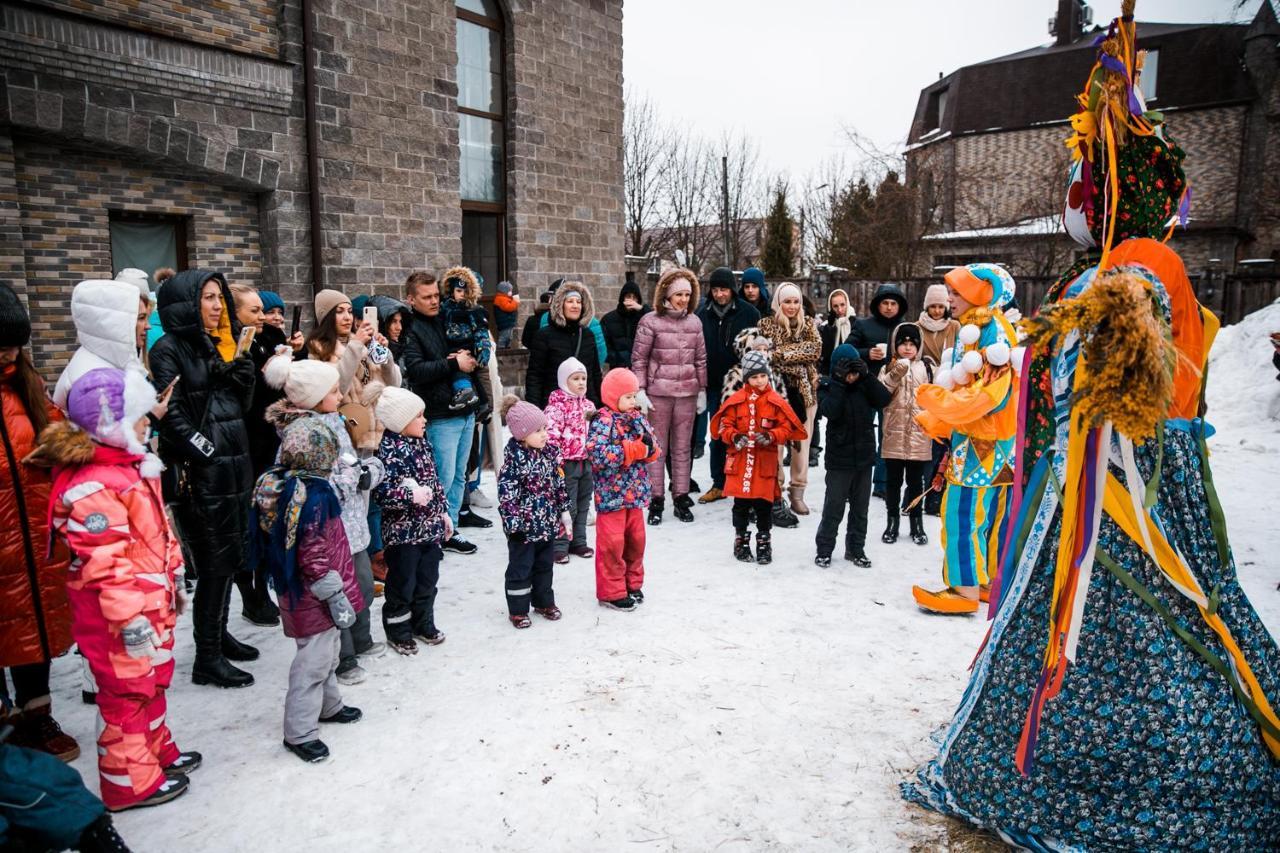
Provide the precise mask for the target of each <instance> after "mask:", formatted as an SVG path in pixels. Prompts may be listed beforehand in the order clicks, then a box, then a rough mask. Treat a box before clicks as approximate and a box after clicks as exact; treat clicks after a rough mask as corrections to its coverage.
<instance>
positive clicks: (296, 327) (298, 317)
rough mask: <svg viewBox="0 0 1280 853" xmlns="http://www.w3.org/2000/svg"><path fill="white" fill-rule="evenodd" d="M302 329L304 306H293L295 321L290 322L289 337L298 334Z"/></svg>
mask: <svg viewBox="0 0 1280 853" xmlns="http://www.w3.org/2000/svg"><path fill="white" fill-rule="evenodd" d="M301 329H302V306H301V305H295V306H293V322H292V323H290V324H289V337H291V338H292V337H293V336H294V335H296V334H298V332H299V331H300V330H301Z"/></svg>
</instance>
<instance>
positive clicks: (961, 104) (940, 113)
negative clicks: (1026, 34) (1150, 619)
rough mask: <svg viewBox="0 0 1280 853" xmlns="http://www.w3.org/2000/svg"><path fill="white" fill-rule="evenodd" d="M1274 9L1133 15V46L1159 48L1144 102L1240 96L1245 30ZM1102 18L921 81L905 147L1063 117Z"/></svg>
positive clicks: (1249, 91)
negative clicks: (1063, 37)
mask: <svg viewBox="0 0 1280 853" xmlns="http://www.w3.org/2000/svg"><path fill="white" fill-rule="evenodd" d="M1263 18H1270V21H1262V26H1263V27H1266V28H1267V29H1270V23H1271V22H1272V21H1274V13H1273V12H1272V10H1271V9H1270V7H1269V6H1268V5H1267V4H1266V3H1264V4H1263V7H1262V9H1261V10H1260V11H1259V13H1258V18H1255V19H1254V22H1253V24H1162V23H1153V22H1143V21H1139V22H1138V48H1139V49H1140V50H1147V51H1159V61H1158V63H1156V65H1157V67H1156V77H1157V79H1156V97H1155V98H1153V99H1151V100H1150V101H1149V106H1150V107H1151V108H1152V109H1159V110H1166V111H1167V110H1174V109H1193V108H1202V107H1209V106H1219V105H1225V104H1231V103H1242V102H1247V101H1250V100H1252V99H1253V97H1254V89H1253V86H1252V84H1251V83H1250V81H1249V76H1248V74H1247V73H1246V71H1245V68H1244V63H1243V57H1244V49H1245V42H1246V36H1247V35H1248V34H1249V33H1250V32H1251V31H1252V32H1257V31H1258V27H1259V23H1260V20H1261V19H1263ZM1104 32H1105V26H1103V27H1094V28H1092V29H1090V30H1087V31H1085V32H1084V33H1082V34H1081V35H1080V36H1079V37H1078V38H1077V39H1076V40H1075V41H1074V42H1071V43H1070V44H1065V45H1057V44H1053V43H1050V44H1047V45H1042V46H1040V47H1034V48H1030V49H1028V50H1023V51H1020V52H1018V53H1013V54H1009V55H1008V56H1001V57H997V58H995V59H989V60H986V61H984V62H979V63H975V64H973V65H967V66H965V67H963V68H960V69H958V70H957V71H953V72H952V73H951V74H949V75H948V76H946V77H943V78H942V79H940V80H938V81H937V82H936V83H933V84H931V85H929V86H927V87H925V88H924V89H923V90H921V92H920V100H919V101H918V103H917V104H916V114H915V119H914V120H913V122H912V125H911V133H910V135H909V136H908V138H907V142H908V144H909V150H910V149H912V148H919V147H922V146H923V145H928V144H930V143H933V142H936V141H938V140H940V139H943V138H946V137H949V136H959V135H962V134H971V133H990V132H995V131H1001V130H1018V129H1023V128H1029V127H1035V126H1037V125H1043V124H1052V123H1057V122H1063V123H1065V122H1066V121H1067V120H1068V119H1069V117H1070V116H1071V114H1072V113H1073V112H1074V111H1075V108H1076V107H1075V96H1076V95H1077V94H1078V93H1079V91H1080V88H1081V86H1083V85H1084V80H1085V77H1086V75H1087V74H1088V73H1089V69H1090V68H1092V67H1093V61H1094V55H1095V50H1094V47H1093V42H1094V39H1095V38H1097V37H1098V35H1100V34H1102V33H1104Z"/></svg>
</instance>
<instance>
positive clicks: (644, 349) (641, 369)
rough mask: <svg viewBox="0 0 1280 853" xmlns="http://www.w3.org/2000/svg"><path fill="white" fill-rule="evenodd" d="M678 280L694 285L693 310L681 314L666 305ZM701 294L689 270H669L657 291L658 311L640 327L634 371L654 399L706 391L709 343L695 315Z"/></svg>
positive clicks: (634, 350)
mask: <svg viewBox="0 0 1280 853" xmlns="http://www.w3.org/2000/svg"><path fill="white" fill-rule="evenodd" d="M677 278H683V279H686V280H687V281H688V282H689V283H690V284H691V285H693V293H692V294H691V295H690V297H689V310H687V311H685V312H683V313H682V314H678V315H677V314H676V313H674V312H672V310H671V309H670V308H668V307H667V306H666V304H665V302H666V298H667V287H668V285H670V284H671V282H673V281H675V280H676V279H677ZM698 294H699V287H698V277H697V276H695V275H694V274H693V273H691V272H690V271H689V270H685V269H674V270H668V271H667V272H666V273H664V274H663V276H662V278H660V279H658V284H657V286H656V287H655V288H654V293H653V309H654V310H653V311H651V312H650V313H648V314H645V315H644V316H643V317H641V318H640V323H639V325H637V326H636V339H635V343H634V345H633V346H632V349H631V369H632V370H633V371H634V372H635V374H636V377H637V378H638V379H639V380H640V389H641V390H642V391H644V392H645V393H646V394H648V395H649V396H650V397H694V396H697V394H698V392H699V391H704V390H706V387H707V343H706V338H705V337H704V336H703V334H702V321H701V320H699V319H698V318H697V317H696V316H694V313H693V309H694V308H695V307H696V306H697V304H698Z"/></svg>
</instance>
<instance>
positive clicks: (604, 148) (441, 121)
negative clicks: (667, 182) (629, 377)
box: [0, 0, 624, 373]
mask: <svg viewBox="0 0 1280 853" xmlns="http://www.w3.org/2000/svg"><path fill="white" fill-rule="evenodd" d="M308 48H309V49H308ZM308 56H309V57H310V58H311V60H312V61H311V62H307V61H306V60H307V58H308ZM621 132H622V3H621V0H540V1H539V2H537V3H534V2H531V1H530V0H504V2H502V3H499V2H498V0H456V2H455V0H224V2H219V3H185V2H166V0H128V2H125V0H32V1H31V2H14V0H0V278H3V279H4V280H6V281H9V282H10V283H12V284H13V285H14V286H15V287H16V289H17V290H18V292H19V293H22V294H25V296H26V298H27V301H28V304H29V306H30V309H31V313H32V321H33V325H34V328H35V334H34V338H35V347H36V352H37V363H38V364H40V365H41V367H42V369H44V370H45V371H46V373H54V372H56V371H57V370H58V369H60V367H61V365H62V364H63V362H64V361H65V359H66V358H67V357H68V355H69V353H70V351H71V350H72V348H73V347H74V343H75V338H74V329H73V328H72V325H71V322H70V318H69V316H68V311H67V302H68V297H69V294H70V290H71V288H72V286H74V284H75V283H76V282H77V281H80V280H82V279H85V278H101V277H107V276H110V275H111V274H113V273H114V272H115V271H117V270H119V269H121V268H123V267H126V266H137V267H141V268H143V269H146V270H147V271H148V272H150V271H152V270H153V269H155V268H156V267H158V266H160V265H174V266H178V267H179V268H181V267H183V266H193V267H207V268H212V269H218V270H222V271H224V272H225V273H227V275H228V278H229V279H230V280H232V281H243V282H248V283H252V284H254V285H258V286H261V287H263V288H267V289H272V290H276V291H278V292H280V293H281V295H282V296H283V297H284V298H285V300H286V302H302V303H303V304H306V305H307V306H309V305H310V301H311V300H310V297H311V293H312V291H313V288H318V287H336V288H340V289H343V290H345V291H347V292H348V293H350V294H353V295H354V294H356V293H360V292H366V293H367V292H385V293H392V294H396V293H399V292H400V290H401V287H402V285H403V282H404V279H405V277H406V276H407V274H408V273H409V272H410V271H412V270H414V269H423V268H426V269H431V270H436V271H439V270H441V269H443V268H445V267H446V266H448V265H450V264H453V263H457V262H459V261H462V262H464V263H467V264H468V265H470V266H473V267H474V268H476V269H478V270H479V271H481V273H482V274H483V275H484V277H485V279H486V288H487V289H488V291H489V292H492V290H493V288H494V287H495V286H496V284H497V282H498V281H499V280H501V279H503V278H510V279H512V280H514V281H516V282H517V283H519V284H520V285H522V290H523V292H524V293H526V294H531V293H536V292H537V291H538V290H540V289H542V288H543V287H545V285H546V283H547V282H549V281H550V280H551V279H554V278H557V277H559V276H564V275H572V276H576V277H580V278H581V279H582V280H583V281H585V282H586V283H587V284H588V285H589V286H591V287H593V288H596V289H600V290H602V291H605V293H604V294H602V296H603V298H605V299H608V300H610V301H612V298H613V297H612V296H610V295H609V291H610V290H612V293H614V294H616V292H617V288H618V287H619V286H620V285H621V282H622V278H623V252H624V247H623V221H622V201H621V199H622V157H621ZM535 301H536V300H535V299H527V300H526V303H525V304H526V306H527V307H531V306H532V303H534V302H535ZM307 313H310V310H309V307H308V309H307Z"/></svg>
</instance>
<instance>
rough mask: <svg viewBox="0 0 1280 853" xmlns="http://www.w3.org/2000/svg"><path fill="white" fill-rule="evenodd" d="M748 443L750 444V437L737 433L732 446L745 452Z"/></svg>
mask: <svg viewBox="0 0 1280 853" xmlns="http://www.w3.org/2000/svg"><path fill="white" fill-rule="evenodd" d="M750 443H751V437H750V436H748V435H743V434H742V433H737V434H736V435H734V437H733V446H734V447H736V448H738V449H739V450H745V449H746V446H747V445H748V444H750Z"/></svg>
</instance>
